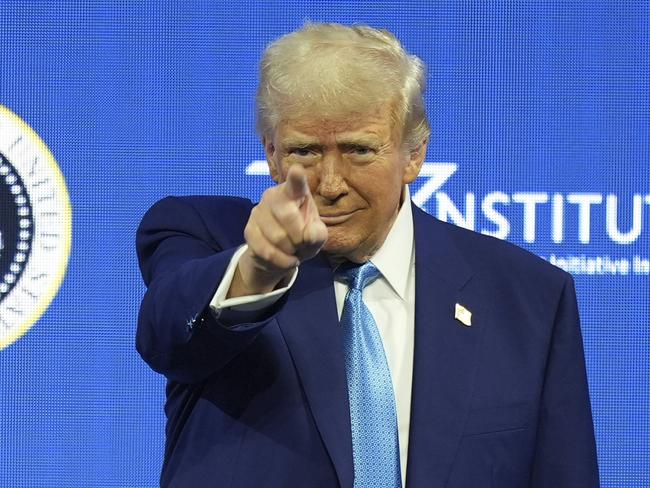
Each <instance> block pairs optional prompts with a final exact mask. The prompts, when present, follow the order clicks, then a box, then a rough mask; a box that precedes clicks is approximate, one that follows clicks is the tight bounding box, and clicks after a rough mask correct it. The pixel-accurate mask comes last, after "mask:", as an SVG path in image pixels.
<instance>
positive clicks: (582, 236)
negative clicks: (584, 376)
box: [0, 1, 650, 488]
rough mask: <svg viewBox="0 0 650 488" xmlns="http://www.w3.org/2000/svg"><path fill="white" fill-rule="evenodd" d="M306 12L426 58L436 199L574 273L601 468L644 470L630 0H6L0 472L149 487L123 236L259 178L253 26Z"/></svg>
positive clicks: (639, 56) (152, 462)
mask: <svg viewBox="0 0 650 488" xmlns="http://www.w3.org/2000/svg"><path fill="white" fill-rule="evenodd" d="M306 19H311V20H314V21H335V22H343V23H367V24H370V25H372V26H375V27H384V28H387V29H389V30H391V31H392V32H394V33H395V34H396V35H397V36H398V37H399V38H400V39H401V40H402V41H403V43H404V45H405V46H406V47H407V49H408V50H409V51H411V52H413V53H415V54H417V55H418V56H420V57H421V58H422V59H423V60H424V61H425V63H426V64H427V65H428V66H429V74H428V92H427V104H428V110H429V114H430V121H431V126H432V139H431V143H430V147H429V151H428V155H427V159H426V160H427V163H426V165H425V166H424V168H423V172H422V174H421V176H420V177H419V178H418V180H417V181H416V182H415V183H414V184H413V186H412V195H413V197H414V199H415V200H416V202H417V203H418V204H419V205H420V206H422V207H423V208H425V209H426V210H427V211H429V212H430V213H432V214H433V215H435V216H437V217H439V218H441V219H444V220H448V221H452V222H455V223H457V224H459V225H463V226H465V227H469V228H472V229H474V230H476V231H478V232H483V233H487V234H491V235H496V236H498V237H500V238H503V239H508V240H510V241H512V242H514V243H516V244H518V245H521V246H523V247H525V248H527V249H529V250H531V251H533V252H535V253H536V254H538V255H540V256H542V257H544V258H545V259H547V260H550V261H552V262H553V263H555V264H556V265H558V266H560V267H563V268H565V269H567V270H569V271H570V272H571V273H573V275H574V276H575V278H576V285H577V290H578V294H579V301H580V308H581V315H582V326H583V335H584V342H585V350H586V360H587V366H588V375H589V384H590V391H591V397H592V406H593V413H594V418H595V427H596V435H597V444H598V454H599V461H600V469H601V480H602V486H604V487H616V488H620V487H639V488H640V487H646V486H650V463H649V462H648V460H649V459H650V408H648V405H650V340H649V339H650V327H649V326H650V280H649V277H650V245H649V243H650V185H649V183H648V182H649V181H650V163H649V161H650V81H649V77H648V73H650V51H649V47H648V46H650V36H649V26H650V11H649V10H648V6H647V3H646V2H641V1H638V2H637V1H630V2H515V1H511V2H457V1H440V2H429V1H411V2H401V1H382V2H321V1H314V2H309V3H306V2H302V1H283V2H279V1H270V2H229V3H228V6H227V8H226V7H223V6H222V5H221V3H220V2H209V1H204V2H201V1H187V2H101V1H95V2H77V1H59V2H29V1H8V2H7V1H4V2H2V3H0V203H1V205H2V207H1V208H0V348H1V349H0V432H1V433H2V434H1V437H0V486H11V487H34V486H39V487H50V486H51V487H61V486H66V487H141V486H156V485H157V483H158V475H159V471H160V467H161V462H162V453H163V444H164V430H163V427H164V415H163V410H162V406H163V402H164V381H163V379H162V378H161V377H159V376H158V375H156V374H155V373H153V372H152V371H150V370H149V369H148V368H147V366H146V365H145V364H144V363H143V362H142V361H141V360H140V358H139V357H138V355H137V353H136V351H135V347H134V335H135V326H136V318H137V311H138V306H139V300H140V298H141V296H142V295H143V292H144V288H143V285H142V283H141V279H140V276H139V271H138V267H137V260H136V256H135V250H134V234H135V230H136V227H137V225H138V222H139V220H140V218H141V217H142V215H143V214H144V212H145V211H146V209H147V208H148V207H149V206H151V205H152V204H153V203H154V202H155V201H157V200H158V199H160V198H162V197H164V196H166V195H186V194H232V195H240V196H245V197H248V198H251V199H253V200H255V199H257V198H259V196H260V195H261V193H262V191H263V189H264V188H266V187H267V186H268V185H270V184H271V180H270V178H269V177H268V175H267V174H266V173H265V170H264V164H263V163H260V160H262V159H263V157H264V156H263V151H262V147H261V144H260V142H259V140H258V139H257V137H256V135H255V132H254V112H255V108H254V93H255V89H256V80H257V63H258V60H259V58H260V55H261V53H262V50H263V49H264V47H265V45H266V44H267V43H268V42H270V41H271V40H273V39H275V38H277V37H278V36H280V35H282V34H284V33H286V32H288V31H291V30H293V29H295V28H297V27H299V26H300V25H302V24H303V22H304V21H305V20H306Z"/></svg>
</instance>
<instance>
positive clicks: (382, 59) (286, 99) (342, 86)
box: [257, 23, 430, 150]
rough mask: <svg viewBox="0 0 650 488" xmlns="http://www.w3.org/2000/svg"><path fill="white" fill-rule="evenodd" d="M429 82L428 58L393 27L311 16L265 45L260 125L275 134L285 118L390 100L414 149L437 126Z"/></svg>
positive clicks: (345, 111) (342, 112)
mask: <svg viewBox="0 0 650 488" xmlns="http://www.w3.org/2000/svg"><path fill="white" fill-rule="evenodd" d="M425 82H426V73H425V66H424V63H423V62H422V61H421V60H420V59H419V58H418V57H417V56H414V55H411V54H408V53H407V52H406V51H405V50H404V48H403V47H402V45H401V44H400V42H399V41H398V40H397V38H395V36H394V35H393V34H391V33H390V32H388V31H386V30H378V29H374V28H372V27H368V26H353V27H348V26H345V25H341V24H320V23H308V24H306V25H305V26H304V27H302V28H301V29H299V30H297V31H294V32H291V33H289V34H287V35H285V36H283V37H281V38H279V39H277V40H276V41H274V42H273V43H271V44H270V45H269V46H268V47H267V48H266V51H265V52H264V56H263V58H262V61H261V64H260V85H259V89H258V92H257V128H258V131H259V133H260V135H262V136H263V137H264V136H270V135H271V134H272V133H273V131H274V130H275V129H276V128H277V126H278V123H279V122H280V121H281V120H283V119H288V118H299V117H300V116H302V115H312V116H313V115H314V114H316V115H319V116H322V117H323V118H324V119H326V118H329V117H336V116H349V115H351V114H365V113H368V111H371V110H374V109H377V108H380V107H384V106H385V105H386V104H387V103H390V105H391V107H392V116H393V119H394V123H395V125H394V127H395V128H398V129H399V128H401V134H400V136H401V138H402V143H403V145H404V146H405V147H406V148H407V149H409V150H415V149H417V148H419V147H420V146H421V144H422V143H423V142H424V140H425V139H426V138H427V137H428V136H429V132H430V129H429V122H428V120H427V116H426V109H425V105H424V99H423V97H422V93H423V92H424V89H425Z"/></svg>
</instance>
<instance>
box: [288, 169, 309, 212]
mask: <svg viewBox="0 0 650 488" xmlns="http://www.w3.org/2000/svg"><path fill="white" fill-rule="evenodd" d="M284 194H285V195H286V196H287V197H289V199H291V200H298V201H299V203H298V206H301V205H302V203H303V202H304V199H305V197H306V196H307V195H309V185H308V184H307V176H306V175H305V170H304V169H303V168H302V166H300V165H297V164H294V165H293V166H291V167H290V168H289V171H288V172H287V179H286V180H285V182H284Z"/></svg>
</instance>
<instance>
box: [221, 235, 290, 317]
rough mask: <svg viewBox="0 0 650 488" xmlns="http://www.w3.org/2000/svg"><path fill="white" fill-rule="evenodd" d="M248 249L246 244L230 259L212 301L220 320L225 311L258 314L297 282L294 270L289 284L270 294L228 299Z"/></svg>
mask: <svg viewBox="0 0 650 488" xmlns="http://www.w3.org/2000/svg"><path fill="white" fill-rule="evenodd" d="M247 249H248V245H247V244H244V245H242V246H241V247H240V248H239V249H237V251H235V254H233V256H232V258H231V259H230V264H228V268H226V272H225V273H224V275H223V278H222V279H221V283H219V286H218V287H217V291H216V292H215V294H214V296H213V297H212V300H211V301H210V309H211V310H212V313H213V314H214V316H215V317H216V318H219V316H220V315H221V313H222V312H223V311H224V309H230V310H234V311H237V312H257V311H260V310H263V309H265V308H268V307H270V306H271V305H273V304H274V303H275V302H277V301H278V300H279V299H280V298H281V297H282V295H284V294H285V293H286V292H287V290H289V288H291V286H292V285H293V283H294V282H295V281H296V277H297V276H298V268H296V269H295V270H294V272H293V274H292V275H291V278H290V279H289V280H288V283H287V284H286V285H283V286H282V287H281V288H277V289H275V290H273V291H270V292H268V293H260V294H257V295H247V296H243V297H236V298H226V296H227V295H228V290H230V285H231V284H232V279H233V277H234V276H235V270H236V269H237V264H239V259H240V258H241V256H242V254H244V253H245V252H246V250H247ZM283 281H286V280H283ZM281 283H282V282H281Z"/></svg>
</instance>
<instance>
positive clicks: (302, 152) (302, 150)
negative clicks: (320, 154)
mask: <svg viewBox="0 0 650 488" xmlns="http://www.w3.org/2000/svg"><path fill="white" fill-rule="evenodd" d="M289 154H295V155H296V156H301V157H306V156H311V155H312V154H313V151H312V150H310V149H307V148H306V147H296V148H294V149H291V150H290V151H289Z"/></svg>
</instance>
